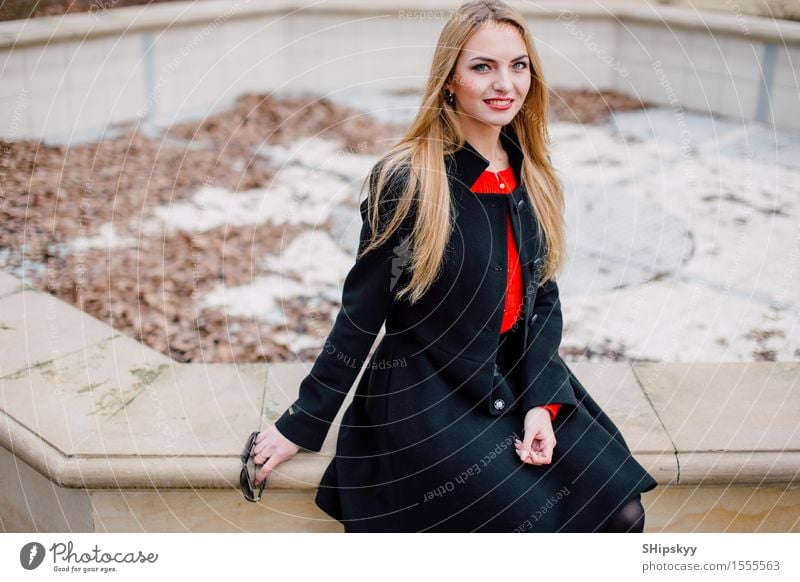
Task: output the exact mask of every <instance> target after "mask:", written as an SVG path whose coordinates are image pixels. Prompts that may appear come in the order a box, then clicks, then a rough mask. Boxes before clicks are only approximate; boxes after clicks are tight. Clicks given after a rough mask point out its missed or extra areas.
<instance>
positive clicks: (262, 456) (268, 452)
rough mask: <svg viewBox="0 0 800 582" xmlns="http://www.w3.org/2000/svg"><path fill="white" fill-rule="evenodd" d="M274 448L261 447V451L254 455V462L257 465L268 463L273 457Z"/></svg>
mask: <svg viewBox="0 0 800 582" xmlns="http://www.w3.org/2000/svg"><path fill="white" fill-rule="evenodd" d="M272 452H273V451H272V448H271V447H266V446H264V447H261V450H260V451H258V453H256V454H255V455H253V461H254V462H255V464H256V465H261V464H263V463H265V462H266V460H267V459H269V458H270V457H271V456H272Z"/></svg>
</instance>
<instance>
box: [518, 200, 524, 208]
mask: <svg viewBox="0 0 800 582" xmlns="http://www.w3.org/2000/svg"><path fill="white" fill-rule="evenodd" d="M524 204H525V201H524V200H520V201H519V202H517V206H518V207H519V208H522V206H523V205H524Z"/></svg>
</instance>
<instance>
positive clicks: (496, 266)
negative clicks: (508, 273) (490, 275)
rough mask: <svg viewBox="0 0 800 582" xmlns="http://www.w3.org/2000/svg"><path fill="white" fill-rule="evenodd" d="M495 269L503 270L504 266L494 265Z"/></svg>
mask: <svg viewBox="0 0 800 582" xmlns="http://www.w3.org/2000/svg"><path fill="white" fill-rule="evenodd" d="M494 270H495V271H502V270H503V267H501V266H500V265H495V266H494Z"/></svg>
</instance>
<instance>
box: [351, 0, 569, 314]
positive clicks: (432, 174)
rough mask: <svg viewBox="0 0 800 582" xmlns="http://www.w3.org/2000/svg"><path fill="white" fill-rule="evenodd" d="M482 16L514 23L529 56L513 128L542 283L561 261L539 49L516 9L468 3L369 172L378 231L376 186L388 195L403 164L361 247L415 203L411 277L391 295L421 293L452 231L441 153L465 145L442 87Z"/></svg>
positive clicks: (558, 203)
mask: <svg viewBox="0 0 800 582" xmlns="http://www.w3.org/2000/svg"><path fill="white" fill-rule="evenodd" d="M487 22H496V23H501V24H506V25H510V26H512V27H514V28H515V29H516V30H517V31H518V32H519V33H520V35H521V36H522V39H523V41H524V42H525V46H526V48H527V51H528V56H529V58H530V63H531V69H530V72H531V77H532V79H531V81H532V82H531V88H530V90H529V91H528V94H527V96H526V97H525V102H524V103H523V105H522V108H521V110H520V111H519V113H518V114H517V115H516V116H515V117H514V119H513V120H512V121H511V126H512V127H513V129H514V130H515V132H516V134H517V136H518V138H519V144H520V147H521V149H522V152H523V154H524V160H523V164H522V181H523V182H524V184H525V186H526V188H527V191H528V196H529V198H530V201H531V204H532V206H533V208H534V210H535V213H536V215H537V217H538V218H539V223H540V225H541V227H542V230H543V233H544V236H545V239H546V241H547V250H546V259H545V268H544V271H543V275H542V282H544V281H547V280H548V279H550V278H551V277H553V276H554V275H555V274H556V272H557V271H558V270H559V269H560V268H561V266H562V263H563V260H564V226H563V204H564V194H563V188H562V186H561V184H560V183H559V181H558V179H557V177H556V175H555V170H554V169H553V167H552V164H551V163H550V160H549V157H548V149H549V134H548V132H547V111H548V90H547V86H546V85H545V83H544V79H543V76H542V66H541V61H540V59H539V55H538V54H537V52H536V49H535V48H534V46H533V40H532V38H531V35H530V32H529V31H528V28H527V25H526V24H525V20H524V18H523V17H522V15H520V14H519V13H518V12H517V11H515V10H513V9H512V8H510V7H509V6H508V5H507V4H505V3H504V2H500V1H493V0H489V1H481V2H469V3H467V4H464V5H462V6H461V7H460V8H459V9H458V10H457V11H456V12H454V13H453V14H452V16H451V17H450V18H449V19H448V21H447V23H446V24H445V26H444V29H443V30H442V32H441V35H440V36H439V41H438V44H437V46H436V50H435V52H434V55H433V62H432V65H431V71H430V75H429V76H428V81H427V85H426V87H425V92H424V94H423V99H422V105H421V106H420V109H419V112H418V113H417V116H416V118H415V119H414V121H413V123H412V124H411V127H410V129H409V130H408V131H407V132H406V134H405V135H404V136H403V137H402V138H401V140H400V141H399V142H398V143H397V145H395V146H394V147H393V148H392V149H391V150H390V151H389V152H388V153H387V154H385V155H384V156H383V157H382V158H381V159H380V161H379V162H378V164H376V167H375V169H374V171H373V173H374V174H375V176H374V177H371V179H370V180H369V181H368V182H369V186H370V188H369V192H368V196H369V199H368V208H369V209H370V211H369V216H368V219H369V221H370V226H371V229H372V233H377V230H378V226H379V224H380V222H382V221H383V219H381V217H380V213H379V209H380V207H381V206H382V204H385V201H384V202H383V203H381V201H380V200H379V196H380V195H381V193H382V192H384V196H386V194H385V190H384V185H385V184H387V183H390V182H392V181H393V179H395V178H396V175H397V173H398V171H400V170H401V169H403V168H406V169H407V170H408V171H407V172H406V174H407V176H408V179H407V180H406V181H405V185H404V188H403V189H402V190H403V191H402V192H400V193H392V197H394V198H396V208H395V211H394V213H393V216H392V217H391V219H390V220H389V221H388V224H387V225H386V228H385V229H384V230H383V232H382V233H381V234H379V235H377V236H376V235H375V234H373V237H372V240H371V242H370V244H369V245H368V246H366V247H365V248H364V250H363V253H368V252H370V250H372V249H374V248H377V247H379V246H381V245H382V244H383V243H384V242H385V241H386V240H387V239H388V238H389V237H390V236H391V235H392V233H393V232H394V231H395V229H397V228H399V227H400V225H401V224H402V223H403V221H404V219H405V218H406V216H407V214H408V212H409V211H410V209H411V207H412V205H416V209H417V212H416V217H415V221H414V228H413V238H412V248H413V251H412V254H411V257H410V261H409V265H408V266H409V268H410V269H411V277H410V280H409V282H408V284H407V286H406V287H404V288H403V289H401V290H399V291H398V293H397V298H398V299H400V298H402V297H405V296H409V300H410V302H411V303H415V302H416V301H417V300H418V299H419V298H420V297H422V296H423V295H424V293H425V292H426V291H427V290H428V289H429V288H430V286H431V285H432V284H433V282H434V281H435V279H436V277H437V275H438V273H439V270H440V267H441V264H442V260H443V256H444V251H445V248H446V246H447V242H448V240H449V238H450V235H451V232H452V230H453V219H452V217H451V209H450V190H449V184H448V180H447V175H446V170H445V163H444V157H445V156H446V155H449V154H451V153H453V152H454V151H456V150H458V149H460V148H461V147H463V146H464V143H465V141H466V139H465V137H464V135H463V133H462V131H461V128H460V124H459V118H458V113H457V112H456V110H455V109H454V107H453V106H450V105H448V104H447V103H446V102H445V100H444V94H443V87H444V85H445V83H446V82H447V81H448V80H449V79H451V78H452V75H453V74H454V72H455V67H456V62H457V60H458V57H459V54H460V53H461V50H462V48H463V47H464V45H465V44H466V42H467V41H468V39H469V38H470V37H471V36H472V35H473V34H474V33H475V32H476V30H477V29H478V28H479V27H480V26H482V25H484V24H485V23H487ZM372 178H374V179H372ZM468 186H470V185H468ZM415 196H416V199H415Z"/></svg>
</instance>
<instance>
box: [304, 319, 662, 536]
mask: <svg viewBox="0 0 800 582" xmlns="http://www.w3.org/2000/svg"><path fill="white" fill-rule="evenodd" d="M522 333H523V330H522V328H521V326H518V327H517V328H512V329H511V330H509V331H508V332H506V333H504V334H501V337H500V342H499V347H498V352H497V354H496V358H495V359H496V362H497V371H496V372H497V373H496V375H495V382H504V383H507V388H508V390H507V391H506V393H516V394H518V393H519V389H520V371H521V366H520V365H518V364H519V363H520V362H521V357H520V355H521V352H522V349H521V346H522V340H523V338H522ZM421 348H422V347H421V346H417V345H413V344H412V343H410V341H409V340H407V339H406V338H405V336H404V335H395V336H393V337H392V338H390V341H386V339H384V341H383V342H382V344H380V345H379V347H378V350H379V352H377V353H376V356H379V357H380V358H382V359H393V360H400V359H401V358H409V359H410V360H413V361H411V363H410V365H408V366H407V367H406V368H403V367H397V368H395V369H393V370H392V371H391V372H388V373H377V374H376V373H373V374H372V376H371V377H370V378H369V379H364V380H362V385H361V386H360V388H359V389H360V390H363V394H364V395H365V397H364V398H361V397H359V394H358V392H357V395H356V397H355V398H354V400H353V402H352V403H351V405H350V406H349V407H348V409H347V411H346V412H345V415H344V417H343V422H342V427H341V428H340V430H339V437H338V441H337V450H336V456H335V457H334V458H333V459H332V460H331V462H330V464H329V466H328V468H327V470H326V472H325V474H324V476H323V479H322V482H321V483H320V488H319V490H318V493H317V496H316V503H317V505H318V506H319V507H320V508H322V509H323V510H324V511H325V512H326V513H328V514H329V515H331V516H332V517H334V518H335V519H337V520H339V521H340V522H341V523H342V524H343V525H344V527H345V531H347V532H522V533H524V532H594V531H601V530H602V527H603V525H604V523H605V522H606V521H607V520H608V519H609V517H611V515H613V514H614V513H615V512H616V511H618V510H619V509H621V508H622V507H623V506H624V505H625V503H627V502H628V501H629V500H631V499H637V498H639V496H640V493H641V492H644V491H649V490H651V489H653V488H655V487H656V485H657V484H656V481H655V479H654V478H653V477H652V476H651V475H650V474H649V473H648V472H647V471H646V470H645V469H644V468H643V467H642V466H641V465H640V464H639V463H638V462H637V461H636V460H635V459H634V458H633V456H632V455H631V453H630V449H629V448H628V446H627V444H626V443H625V440H624V439H623V437H622V435H621V434H620V432H619V430H618V429H617V427H616V426H615V425H614V423H613V422H612V421H611V420H610V419H609V417H608V416H607V415H606V414H605V413H604V412H603V411H602V409H601V408H600V407H599V406H598V405H597V403H596V402H595V401H594V400H593V399H592V398H591V396H590V395H589V394H588V392H587V391H586V390H585V388H584V387H583V386H582V384H581V383H580V382H579V381H578V379H577V378H576V377H575V376H574V374H572V373H571V371H570V374H569V376H570V382H571V385H572V388H573V391H574V392H575V395H576V399H577V400H578V406H575V407H562V408H561V410H559V412H558V414H557V415H556V418H555V419H554V421H553V429H554V432H555V436H556V440H557V444H556V447H555V449H554V451H553V458H552V462H551V463H550V464H547V465H530V464H527V463H523V462H522V461H521V460H520V459H519V456H518V455H517V454H516V450H515V447H514V438H519V439H520V440H522V439H523V438H524V430H523V419H524V411H522V410H521V406H520V403H519V402H517V401H516V399H515V398H514V397H511V398H510V399H509V400H511V402H505V403H504V408H503V413H502V414H501V415H500V416H490V415H488V414H486V413H485V412H483V409H482V408H480V409H479V408H478V407H476V406H475V404H474V401H473V400H472V399H469V398H464V397H462V395H461V394H460V393H459V391H458V390H457V389H455V390H454V389H453V387H452V386H448V385H447V383H446V382H443V381H442V379H441V378H440V377H439V373H440V370H439V368H438V367H437V366H436V365H434V364H433V362H432V361H430V359H429V358H427V357H426V351H425V350H424V349H421ZM561 362H563V360H561ZM426 366H427V367H426ZM564 366H565V367H567V365H566V363H564ZM567 369H569V368H568V367H567ZM542 404H547V403H545V402H543V403H542Z"/></svg>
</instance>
